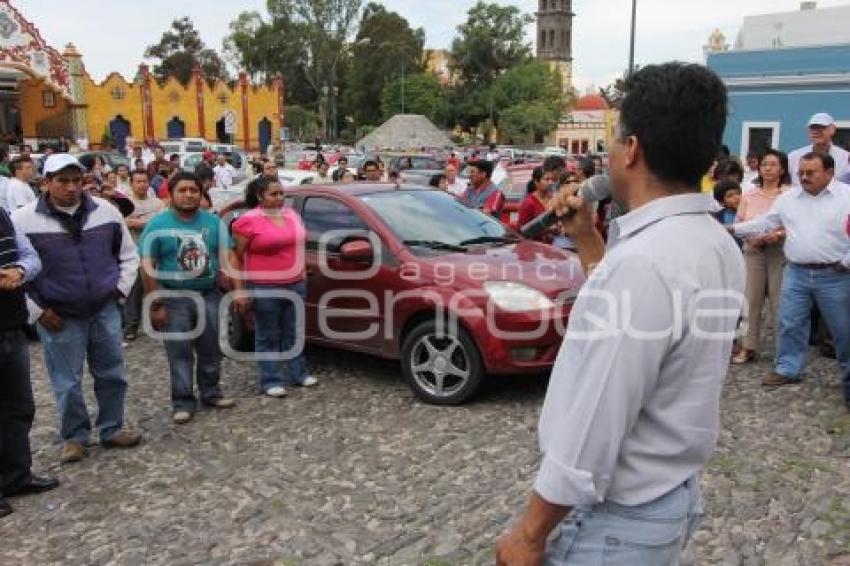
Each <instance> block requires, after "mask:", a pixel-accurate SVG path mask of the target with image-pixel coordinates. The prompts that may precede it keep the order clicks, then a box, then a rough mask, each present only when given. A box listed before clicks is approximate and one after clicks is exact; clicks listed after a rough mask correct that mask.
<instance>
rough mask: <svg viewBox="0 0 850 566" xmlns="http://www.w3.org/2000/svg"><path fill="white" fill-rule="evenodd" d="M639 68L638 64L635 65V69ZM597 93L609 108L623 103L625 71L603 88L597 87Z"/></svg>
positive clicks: (617, 106)
mask: <svg viewBox="0 0 850 566" xmlns="http://www.w3.org/2000/svg"><path fill="white" fill-rule="evenodd" d="M638 69H640V65H636V66H635V71H637V70H638ZM599 94H600V95H601V96H602V98H604V99H605V101H606V102H607V103H608V105H609V106H610V107H611V108H619V107H620V105H621V104H622V103H623V98H625V96H626V73H623V74H622V75H621V76H619V77H617V79H616V80H615V81H614V82H613V83H611V84H609V85H608V86H606V87H604V88H600V89H599Z"/></svg>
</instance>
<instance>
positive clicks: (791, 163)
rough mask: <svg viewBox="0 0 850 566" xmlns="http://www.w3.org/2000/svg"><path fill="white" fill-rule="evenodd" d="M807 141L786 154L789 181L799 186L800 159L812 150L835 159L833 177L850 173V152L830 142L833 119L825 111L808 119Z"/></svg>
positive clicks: (833, 128)
mask: <svg viewBox="0 0 850 566" xmlns="http://www.w3.org/2000/svg"><path fill="white" fill-rule="evenodd" d="M808 132H809V141H811V142H812V143H811V145H807V146H805V147H801V148H799V149H795V150H794V151H792V152H791V153H789V154H788V172H789V173H791V182H792V183H793V184H794V185H795V186H797V187H799V186H800V176H799V174H798V173H799V168H800V159H801V158H802V157H803V156H804V155H806V154H807V153H810V152H812V151H816V152H818V153H826V154H829V155H831V156H832V159H833V160H834V161H835V174H834V176H835V178H836V179H842V178H843V177H844V176H845V175H846V174H850V153H848V152H847V151H846V150H844V149H841V148H840V147H838V146H837V145H835V144H833V143H832V138H833V136H835V120H833V119H832V116H830V115H829V114H827V113H825V112H819V113H817V114H815V115H814V116H812V117H811V118H810V119H809V129H808Z"/></svg>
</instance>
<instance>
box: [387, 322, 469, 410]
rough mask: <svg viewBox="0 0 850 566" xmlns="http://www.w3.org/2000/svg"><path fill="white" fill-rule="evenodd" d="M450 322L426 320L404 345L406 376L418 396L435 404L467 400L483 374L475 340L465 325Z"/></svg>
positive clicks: (449, 403) (403, 358)
mask: <svg viewBox="0 0 850 566" xmlns="http://www.w3.org/2000/svg"><path fill="white" fill-rule="evenodd" d="M440 326H443V325H440ZM449 326H450V325H445V328H440V327H438V325H437V323H436V321H433V320H432V321H426V322H423V323H421V324H419V325H417V326H416V327H415V328H413V330H411V331H410V333H409V334H408V335H407V336H406V337H405V339H404V342H403V343H402V347H401V351H402V358H401V363H402V373H403V374H404V377H405V379H407V382H408V383H409V384H410V387H411V388H412V389H413V392H414V393H415V394H416V396H417V397H419V398H420V399H422V400H423V401H425V402H427V403H432V404H434V405H460V404H461V403H464V402H465V401H467V400H468V399H469V398H470V397H472V396H473V395H474V394H475V393H476V391H478V388H479V386H480V385H481V379H482V377H483V371H484V370H483V366H482V363H481V355H480V354H479V353H478V348H477V347H476V346H475V342H474V341H473V340H472V338H471V337H470V336H469V334H468V333H467V332H466V331H465V330H464V329H463V328H460V327H459V326H456V327H454V328H451V327H449Z"/></svg>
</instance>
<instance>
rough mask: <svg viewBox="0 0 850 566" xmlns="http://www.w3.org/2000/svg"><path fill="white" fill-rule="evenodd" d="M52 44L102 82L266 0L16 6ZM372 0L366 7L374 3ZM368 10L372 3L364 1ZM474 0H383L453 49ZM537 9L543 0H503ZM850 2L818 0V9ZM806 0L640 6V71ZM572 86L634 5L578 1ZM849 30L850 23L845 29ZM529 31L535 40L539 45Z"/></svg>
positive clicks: (601, 57) (596, 69)
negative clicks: (184, 25)
mask: <svg viewBox="0 0 850 566" xmlns="http://www.w3.org/2000/svg"><path fill="white" fill-rule="evenodd" d="M11 1H12V4H13V5H14V6H15V7H17V8H19V9H20V10H21V11H22V12H23V14H24V17H26V18H28V19H29V20H30V21H32V22H33V23H34V24H35V26H36V27H37V28H39V30H41V33H42V36H43V37H44V38H45V40H46V41H47V42H48V43H49V44H51V45H52V46H53V47H56V48H57V49H59V50H60V51H61V49H62V47H63V46H64V45H65V44H66V43H68V42H73V43H74V44H75V45H76V46H77V47H78V48H79V49H80V51H81V52H82V54H83V57H84V59H83V61H84V62H85V65H86V69H88V71H89V73H91V74H92V75H93V77H94V78H95V79H98V80H100V79H103V78H104V77H105V76H106V75H107V74H108V73H109V72H111V71H118V72H120V73H122V74H123V75H124V76H125V77H128V78H129V77H132V76H134V75H135V72H136V69H137V67H138V64H139V63H140V62H141V61H142V53H143V52H144V50H145V47H146V46H147V45H149V44H151V43H155V42H156V41H157V40H158V39H159V37H160V36H161V35H162V32H163V31H165V29H166V28H167V27H168V26H169V25H170V23H171V21H172V20H173V19H175V18H178V17H181V16H190V17H191V18H192V20H193V21H194V22H195V27H196V28H197V29H198V30H199V31H200V33H201V36H202V37H203V39H204V41H206V43H207V45H209V46H210V47H214V48H216V49H219V50H220V49H221V43H222V39H223V38H224V36H225V35H226V34H227V32H228V24H229V23H230V22H231V21H232V20H233V19H234V18H235V17H236V15H237V14H238V13H239V12H240V11H242V10H259V11H260V12H261V13H265V4H266V3H265V0H240V1H237V2H231V1H228V0H217V1H215V2H212V1H210V0H143V1H140V0H73V5H74V9H73V12H71V11H70V10H68V9H67V5H66V4H65V3H64V2H59V1H58V0H11ZM367 1H368V0H367ZM364 3H365V2H364ZM474 3H475V0H384V1H383V4H385V5H386V6H387V8H388V9H390V10H395V11H397V12H399V13H400V14H401V15H402V16H404V17H405V18H407V19H408V20H409V21H410V22H411V25H412V26H414V27H423V28H425V33H426V37H427V40H426V46H427V47H449V45H450V44H451V41H452V38H453V37H454V35H455V28H456V27H457V25H458V24H460V23H462V22H463V21H464V19H465V16H466V10H468V9H469V7H470V6H472V5H473V4H474ZM499 3H501V4H514V5H516V6H519V7H520V8H521V9H522V10H523V11H525V12H533V11H534V10H535V9H536V7H537V4H538V3H537V0H502V1H500V2H499ZM848 3H850V1H849V0H819V1H818V6H819V7H829V6H838V5H846V4H848ZM799 6H800V2H799V0H638V19H637V45H636V49H635V60H636V62H637V63H638V64H647V63H651V62H659V61H666V60H671V59H679V60H688V61H701V60H702V46H703V45H704V44H705V43H706V41H707V39H708V36H709V34H710V33H711V32H712V30H713V29H714V28H715V27H718V28H720V30H721V31H722V32H723V33H724V34H726V36H727V39H728V41H729V42H730V43H732V42H734V38H735V35H736V34H737V33H738V29H739V28H740V26H741V22H742V21H743V18H744V16H746V15H755V14H764V13H771V12H782V11H793V10H797V9H799ZM573 11H574V12H575V13H576V17H575V20H574V23H573V59H574V62H573V65H574V75H575V79H574V83H575V86H576V87H577V88H579V89H580V90H582V91H583V90H585V89H587V88H588V87H589V86H591V85H598V86H604V85H606V84H608V83H610V82H611V81H612V80H613V79H614V78H615V77H617V76H619V75H620V74H621V73H622V72H623V70H624V69H625V68H626V65H627V60H628V50H629V21H630V17H631V0H573ZM848 25H850V22H848ZM533 32H534V29H533V27H530V28H529V41H533V39H534V33H533Z"/></svg>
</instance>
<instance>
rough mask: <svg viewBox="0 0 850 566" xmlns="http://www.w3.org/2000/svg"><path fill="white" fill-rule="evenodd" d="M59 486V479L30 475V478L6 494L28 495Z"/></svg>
mask: <svg viewBox="0 0 850 566" xmlns="http://www.w3.org/2000/svg"><path fill="white" fill-rule="evenodd" d="M57 487H59V480H57V479H56V478H51V477H48V476H30V480H29V481H28V482H27V483H25V484H24V485H22V486H21V487H19V488H18V489H16V490H15V491H10V492H9V493H8V494H7V495H30V494H33V493H44V492H45V491H50V490H51V489H56V488H57Z"/></svg>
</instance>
